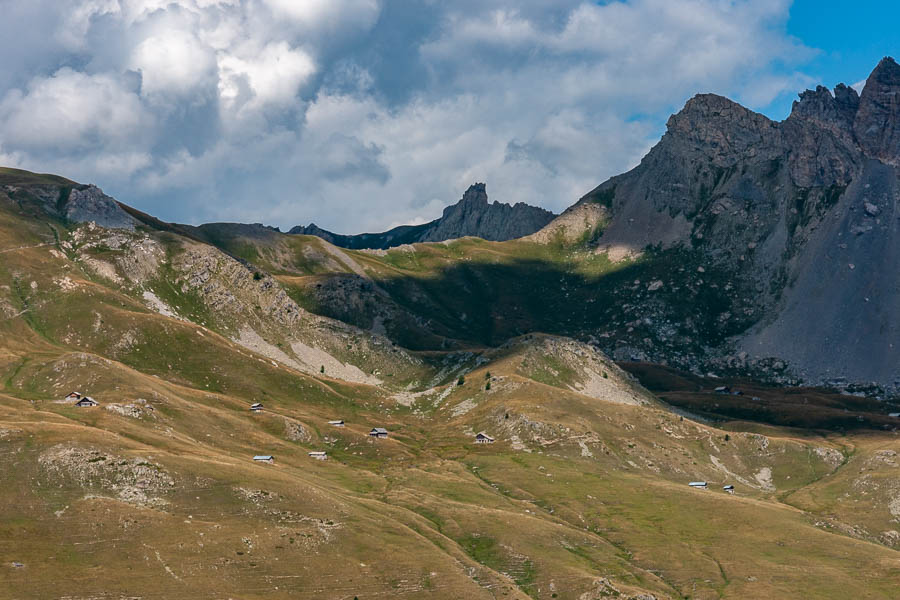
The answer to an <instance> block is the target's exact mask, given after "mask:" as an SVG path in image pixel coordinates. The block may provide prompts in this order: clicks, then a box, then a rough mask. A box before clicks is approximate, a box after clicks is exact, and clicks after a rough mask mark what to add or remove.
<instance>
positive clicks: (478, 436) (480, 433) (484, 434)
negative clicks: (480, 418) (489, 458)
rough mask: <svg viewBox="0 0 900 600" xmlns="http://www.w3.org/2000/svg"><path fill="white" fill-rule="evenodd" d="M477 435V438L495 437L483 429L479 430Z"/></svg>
mask: <svg viewBox="0 0 900 600" xmlns="http://www.w3.org/2000/svg"><path fill="white" fill-rule="evenodd" d="M475 437H477V438H486V439H489V440H492V439H494V438H492V437H491V436H489V435H488V434H486V433H485V432H483V431H479V432H478V434H477V435H476V436H475Z"/></svg>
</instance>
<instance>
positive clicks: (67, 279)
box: [0, 170, 900, 600]
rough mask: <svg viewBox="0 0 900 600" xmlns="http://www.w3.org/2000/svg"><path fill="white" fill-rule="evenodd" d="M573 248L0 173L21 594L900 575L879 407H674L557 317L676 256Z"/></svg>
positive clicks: (4, 579)
mask: <svg viewBox="0 0 900 600" xmlns="http://www.w3.org/2000/svg"><path fill="white" fill-rule="evenodd" d="M85 198H88V200H85ZM82 219H83V220H86V221H88V222H87V223H80V222H79V221H80V220H82ZM104 219H108V220H106V221H103V220H104ZM98 220H100V221H103V222H105V223H106V224H108V225H111V226H112V227H101V226H98V225H96V224H95V223H94V221H98ZM583 244H584V240H579V241H577V242H576V243H574V245H573V242H571V241H568V240H567V239H566V238H565V236H554V237H553V239H551V240H550V241H548V242H546V243H538V242H536V241H528V240H523V241H512V242H502V243H492V242H486V241H483V240H478V239H471V238H470V239H463V240H458V241H455V242H452V243H449V244H417V245H415V246H414V247H410V248H402V249H394V250H390V251H387V252H384V251H380V252H378V251H370V252H356V251H349V250H343V249H340V248H337V247H335V246H333V245H331V244H328V243H327V242H325V241H324V240H321V239H319V238H316V237H312V236H297V235H286V234H281V233H279V232H277V231H274V230H271V229H268V228H264V227H261V226H244V227H242V228H238V229H236V228H234V227H231V226H227V227H220V226H204V227H201V228H193V227H187V226H180V225H172V224H166V223H162V222H160V221H157V220H156V219H153V218H152V217H149V216H147V215H144V214H142V213H140V212H138V211H135V210H134V209H131V208H130V207H128V206H126V205H122V204H119V203H117V202H115V201H114V200H112V199H111V198H109V197H108V196H105V195H103V194H102V192H100V191H99V190H98V189H97V188H93V187H90V186H84V185H81V184H77V183H74V182H71V181H68V180H65V179H62V178H57V177H50V176H41V175H35V174H31V173H26V172H22V171H14V170H3V171H2V172H0V252H2V255H0V256H2V262H0V314H2V320H0V331H2V338H0V339H2V340H3V341H2V343H0V381H2V382H3V387H2V390H0V448H2V452H3V455H4V461H3V462H2V465H3V466H2V468H0V481H2V483H3V485H2V486H0V490H2V491H0V506H2V507H3V508H2V510H0V530H2V531H3V532H4V534H5V535H3V536H0V563H2V565H0V589H4V590H10V591H11V595H12V597H16V598H48V597H49V598H63V597H65V598H98V597H142V598H154V597H165V598H189V597H190V598H197V597H211V598H212V597H241V598H262V597H265V598H279V597H286V598H287V597H290V598H298V597H299V598H306V597H309V598H313V597H315V598H353V597H354V596H355V597H358V598H371V597H400V598H404V597H405V598H421V597H434V598H460V597H466V598H523V599H525V598H564V599H566V598H568V599H579V600H585V599H601V598H632V599H634V600H637V599H641V600H646V599H648V598H656V599H658V600H659V599H663V598H669V599H671V598H683V597H691V598H769V597H773V596H784V597H798V596H804V597H810V598H839V597H846V595H847V594H858V595H862V596H865V597H871V598H890V597H892V595H893V594H894V592H895V590H896V587H897V585H898V584H900V561H898V559H897V550H896V548H898V547H900V534H897V532H896V522H897V520H898V519H900V510H898V509H897V507H896V506H895V504H897V502H898V501H900V500H898V498H900V490H898V489H897V488H896V486H895V485H894V483H893V482H894V480H895V479H896V477H894V474H895V473H894V469H896V468H897V467H896V465H897V464H900V463H898V461H897V460H896V459H895V457H896V453H897V452H898V451H900V443H898V442H897V440H896V436H895V433H893V432H892V431H891V428H890V426H888V427H887V429H885V428H884V427H882V425H881V423H882V422H881V421H879V419H883V418H886V417H881V416H879V414H878V411H879V410H881V407H880V406H877V407H876V408H873V407H872V406H871V405H868V404H860V406H859V407H858V408H857V409H855V410H856V412H854V413H851V414H852V416H853V420H854V421H855V422H859V423H860V424H861V425H860V426H861V427H862V428H861V429H859V430H857V431H853V430H849V433H835V432H834V431H829V430H828V429H825V428H818V427H817V426H816V424H815V423H813V424H812V425H810V426H809V427H808V428H807V429H805V430H798V429H790V428H786V427H781V428H779V427H772V426H766V425H760V424H756V423H750V422H747V421H738V420H727V421H723V422H720V423H718V425H717V424H714V423H711V422H708V421H707V420H705V419H701V418H699V417H697V418H695V417H693V416H692V414H691V413H684V412H676V410H675V409H672V408H670V407H669V406H668V405H667V404H664V403H662V402H660V401H659V400H658V399H657V397H655V396H654V394H652V393H651V392H649V391H648V390H647V389H646V388H644V387H643V386H642V385H641V384H640V383H639V382H638V381H637V380H636V379H634V378H633V377H632V376H630V375H629V374H627V373H626V372H625V371H623V370H622V369H621V368H620V367H619V366H618V365H616V364H615V363H614V362H613V361H612V360H611V359H610V358H609V357H608V356H606V355H605V354H604V353H603V352H601V351H600V350H599V349H598V347H597V345H592V344H586V343H584V342H583V341H577V340H576V339H573V338H572V337H568V336H565V335H559V334H560V333H563V332H566V331H573V332H584V331H586V330H587V327H589V326H592V323H594V321H591V320H590V319H591V318H592V315H598V314H599V316H597V317H594V318H597V319H607V318H610V317H609V316H608V315H615V318H620V317H619V315H622V314H624V313H622V312H607V313H604V312H603V311H624V310H627V308H624V307H621V306H619V305H620V304H622V303H621V302H620V301H617V298H620V297H622V296H621V294H631V297H633V298H637V297H638V292H640V294H642V295H647V296H648V297H650V298H652V295H653V294H655V293H656V292H662V293H663V294H665V293H667V292H666V291H665V290H660V289H656V288H654V285H653V283H652V282H653V281H655V280H657V279H656V278H658V277H659V278H661V277H663V276H664V274H665V273H667V272H672V271H673V266H672V263H671V262H666V261H667V260H670V259H668V258H666V256H667V255H665V254H660V257H659V258H654V259H653V260H649V259H646V258H635V259H631V260H628V261H624V262H622V261H620V262H613V261H610V260H609V258H608V257H607V256H605V255H602V254H596V253H595V252H593V250H591V248H590V247H587V246H584V245H583ZM636 273H637V274H638V275H636ZM636 277H640V278H641V280H642V283H640V284H636V283H634V281H635V278H636ZM529 289H540V290H541V291H542V292H543V294H542V295H541V297H537V296H535V295H534V293H533V292H529ZM648 290H649V291H648ZM672 293H676V292H674V291H673V292H672ZM682 293H683V292H682ZM697 298H698V299H699V300H703V301H709V302H712V301H713V300H714V299H715V298H716V297H715V296H710V297H707V296H703V295H699V296H698V297H697ZM631 302H637V300H632V301H631ZM580 305H581V306H583V308H581V309H580V311H579V310H578V307H579V306H580ZM700 306H701V309H702V305H700ZM604 315H605V316H604ZM598 322H602V321H598ZM703 323H704V322H703V321H699V322H698V323H696V324H694V325H691V327H694V326H703V327H706V326H707V325H703ZM628 327H635V325H630V324H628V323H623V324H622V332H623V333H627V328H628ZM541 330H542V331H545V332H548V333H534V332H535V331H541ZM606 335H615V334H614V333H611V332H610V333H608V334H606ZM597 338H598V340H602V339H607V338H606V337H604V333H603V332H601V333H600V334H598V336H597ZM684 351H685V352H687V351H688V350H686V349H685V350H684ZM657 379H658V378H657ZM667 381H668V380H667ZM713 383H714V382H713V381H712V380H710V381H703V380H700V381H697V382H695V383H694V385H696V386H698V388H699V389H700V390H701V391H700V392H699V393H700V394H704V393H705V394H709V393H710V392H709V387H708V386H711V385H713ZM667 386H668V387H671V384H669V383H666V384H665V385H664V386H663V388H660V390H663V389H664V388H665V389H668V387H667ZM704 388H705V389H706V391H705V392H704V391H702V390H703V389H704ZM73 390H78V391H80V392H82V393H84V394H89V395H91V396H92V397H94V398H95V399H96V400H97V401H98V402H99V406H96V407H90V408H79V407H76V406H74V405H73V403H72V401H71V400H69V401H67V400H65V399H64V397H65V395H66V394H68V393H69V392H71V391H73ZM660 393H662V391H661V392H660ZM663 395H665V394H663ZM780 397H781V393H780V392H775V391H772V392H768V393H767V394H766V402H768V403H771V405H770V407H771V410H772V411H775V412H776V413H777V412H778V411H779V410H780V409H779V406H780V404H779V402H780V400H779V398H780ZM712 398H715V406H713V402H712V400H710V401H709V402H708V403H707V405H706V406H707V408H708V409H709V410H708V411H707V412H711V413H712V414H713V415H716V414H723V413H720V412H718V411H719V408H717V407H718V405H719V397H717V396H713V397H712ZM672 400H673V402H674V401H675V400H677V398H673V399H672ZM748 401H749V399H748ZM252 402H261V403H263V404H264V408H263V410H262V411H261V412H259V413H251V412H250V411H249V410H248V407H249V405H250V404H251V403H252ZM687 402H688V400H683V403H687ZM857 417H858V418H859V419H860V420H859V421H856V418H857ZM333 419H343V420H345V421H346V426H345V427H342V428H337V427H333V426H331V425H329V424H328V421H329V420H333ZM376 426H379V427H385V428H387V429H388V431H389V432H390V434H389V437H388V439H381V440H376V439H373V438H371V437H368V436H367V435H366V434H367V432H368V431H369V430H370V429H371V428H372V427H376ZM878 428H880V429H878ZM479 431H484V432H486V433H488V434H489V435H490V436H492V437H494V438H495V439H496V442H495V443H493V444H485V445H476V444H474V443H473V441H474V435H475V433H477V432H479ZM845 431H847V430H845ZM311 451H326V452H327V454H328V460H326V461H323V462H320V461H316V460H313V459H312V458H310V457H309V456H308V452H311ZM260 454H271V455H273V456H274V457H275V463H274V464H265V463H256V462H254V461H253V460H252V457H253V456H254V455H260ZM695 480H705V481H708V482H710V488H711V489H708V490H696V489H692V488H689V487H688V486H687V482H689V481H695ZM725 484H733V485H734V486H735V488H736V491H735V494H733V495H730V494H727V493H725V492H724V491H723V490H722V486H723V485H725ZM860 498H864V502H860V501H859V499H860ZM698 515H702V517H701V518H698ZM737 540H740V543H738V542H737Z"/></svg>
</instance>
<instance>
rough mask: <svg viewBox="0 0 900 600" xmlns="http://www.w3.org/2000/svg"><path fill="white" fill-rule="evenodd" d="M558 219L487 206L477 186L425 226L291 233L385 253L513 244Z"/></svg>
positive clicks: (528, 209)
mask: <svg viewBox="0 0 900 600" xmlns="http://www.w3.org/2000/svg"><path fill="white" fill-rule="evenodd" d="M554 217H555V215H554V214H553V213H552V212H550V211H548V210H545V209H543V208H539V207H536V206H529V205H528V204H525V203H524V202H517V203H516V204H514V205H509V204H504V203H500V202H493V203H488V196H487V189H486V186H485V184H483V183H476V184H473V185H472V186H470V187H469V189H468V190H466V193H465V194H463V197H462V199H461V200H460V201H459V202H457V203H456V204H454V205H452V206H448V207H447V208H445V209H444V213H443V214H442V215H441V217H440V218H439V219H435V220H434V221H431V222H429V223H425V224H423V225H402V226H400V227H395V228H394V229H391V230H389V231H385V232H383V233H361V234H358V235H341V234H336V233H332V232H330V231H326V230H324V229H322V228H321V227H319V226H317V225H316V224H315V223H311V224H310V225H307V226H305V227H304V226H297V227H294V228H292V229H291V230H290V231H289V233H292V234H302V235H315V236H318V237H320V238H322V239H324V240H326V241H328V242H330V243H332V244H334V245H335V246H341V247H344V248H353V249H386V248H393V247H396V246H400V245H403V244H414V243H417V242H443V241H445V240H452V239H456V238H461V237H466V236H473V237H480V238H483V239H485V240H491V241H504V240H511V239H516V238H520V237H524V236H526V235H530V234H532V233H534V232H536V231H538V230H540V229H541V228H542V227H544V226H545V225H547V224H548V223H549V222H550V221H552V220H553V218H554Z"/></svg>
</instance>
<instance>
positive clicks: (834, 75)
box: [0, 0, 900, 232]
mask: <svg viewBox="0 0 900 600" xmlns="http://www.w3.org/2000/svg"><path fill="white" fill-rule="evenodd" d="M3 5H4V17H5V18H4V19H3V21H0V56H3V57H4V60H3V61H2V64H0V164H3V165H7V166H15V167H20V168H25V169H30V170H35V171H41V172H54V173H59V174H62V175H65V176H67V177H70V178H72V179H75V180H77V181H82V182H91V183H96V184H98V185H100V186H101V187H102V188H103V189H104V190H105V191H107V192H108V193H110V194H112V195H114V196H115V197H116V198H118V199H119V200H122V201H123V202H127V203H129V204H132V205H134V206H136V207H138V208H140V209H142V210H144V211H147V212H149V213H151V214H154V215H157V216H159V217H160V218H162V219H165V220H171V221H180V222H187V223H200V222H209V221H242V222H264V223H268V224H273V225H278V226H281V227H290V226H292V225H295V224H306V223H309V222H310V221H314V222H316V223H317V224H318V225H320V226H322V227H325V228H328V229H332V230H334V231H338V232H359V231H373V230H383V229H385V228H388V227H391V226H394V225H398V224H402V223H417V222H424V221H427V220H430V219H433V218H435V217H437V216H439V215H440V213H441V210H442V209H443V207H444V206H446V205H447V204H449V203H452V202H455V201H456V200H457V199H459V197H460V196H461V195H462V192H463V191H464V190H465V189H466V188H467V187H468V185H469V184H471V183H472V182H475V181H484V182H486V183H487V186H488V194H489V196H490V198H491V199H492V200H499V201H503V202H528V203H531V204H537V205H541V206H544V207H546V208H549V209H552V210H555V211H561V210H563V209H564V208H566V207H567V206H569V205H571V204H572V203H573V202H575V201H576V200H577V199H578V198H579V197H580V196H581V195H582V194H583V193H585V192H586V191H588V190H590V189H591V188H593V187H594V186H596V185H597V184H598V183H600V182H602V181H603V180H605V179H606V178H608V177H610V176H612V175H615V174H617V173H620V172H622V171H625V170H627V169H629V168H631V167H633V166H634V165H635V164H637V163H638V161H639V160H640V159H641V157H642V156H643V155H644V154H645V153H646V152H647V151H648V149H649V148H650V147H651V146H652V145H653V144H654V143H655V142H656V141H657V140H658V139H659V136H660V135H661V134H662V133H663V132H664V130H665V122H666V119H667V118H668V116H669V115H670V114H671V113H672V112H675V111H677V110H679V109H680V108H681V107H682V106H683V105H684V102H685V101H686V100H687V99H688V98H690V97H691V96H692V95H693V94H695V93H698V92H713V93H718V94H722V95H725V96H728V97H730V98H733V99H735V100H736V101H738V102H741V103H742V104H744V105H746V106H748V107H750V108H752V109H754V110H758V111H761V112H763V113H765V114H767V115H769V116H770V117H772V118H775V119H782V118H784V117H785V116H787V114H788V112H789V110H790V105H791V102H792V101H793V99H794V98H796V95H797V93H798V92H800V91H802V90H803V89H805V88H807V87H814V86H815V85H816V84H818V83H823V84H825V85H828V86H829V87H832V86H834V85H835V84H836V83H838V82H841V81H843V82H846V83H848V84H854V83H857V82H859V81H860V80H862V79H864V78H865V77H866V76H867V75H868V73H869V72H870V71H871V69H872V68H873V67H874V66H875V64H877V62H878V60H879V59H880V58H881V57H882V56H884V55H887V54H893V55H897V54H900V43H898V33H897V32H898V29H897V27H896V23H898V22H900V7H898V6H897V5H896V4H895V3H887V2H878V3H876V2H858V3H856V4H854V5H852V6H851V7H847V5H846V3H838V2H828V1H824V0H823V1H820V2H811V1H808V0H797V1H796V2H791V1H790V0H611V1H609V2H602V3H597V2H591V1H589V0H553V1H548V0H452V1H438V0H4V1H3Z"/></svg>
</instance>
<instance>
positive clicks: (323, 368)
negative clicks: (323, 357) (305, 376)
mask: <svg viewBox="0 0 900 600" xmlns="http://www.w3.org/2000/svg"><path fill="white" fill-rule="evenodd" d="M324 372H325V365H322V368H320V369H319V373H324Z"/></svg>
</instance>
